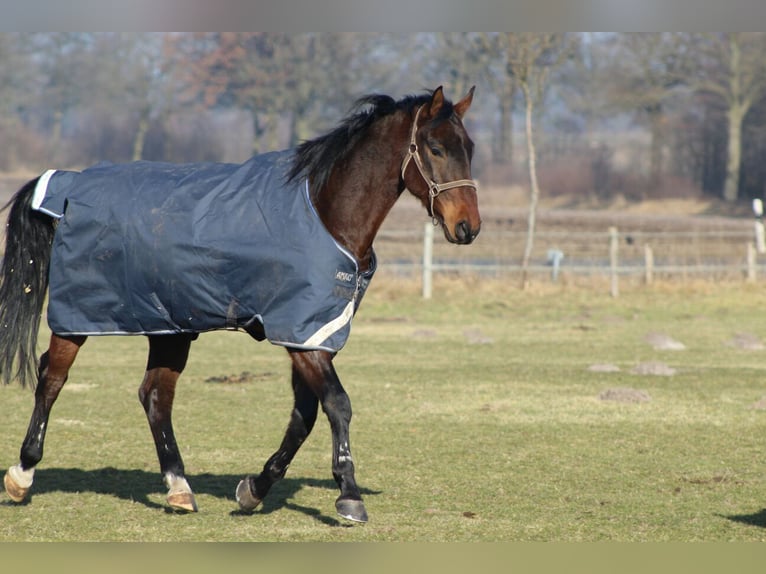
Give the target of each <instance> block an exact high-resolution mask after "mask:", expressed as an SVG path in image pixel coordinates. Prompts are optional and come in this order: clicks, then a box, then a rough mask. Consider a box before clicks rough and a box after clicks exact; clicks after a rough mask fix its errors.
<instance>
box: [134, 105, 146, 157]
mask: <svg viewBox="0 0 766 574" xmlns="http://www.w3.org/2000/svg"><path fill="white" fill-rule="evenodd" d="M148 131H149V112H141V117H140V118H139V120H138V128H137V129H136V136H135V138H134V139H133V161H139V160H140V159H142V158H143V156H144V143H145V142H146V133H147V132H148Z"/></svg>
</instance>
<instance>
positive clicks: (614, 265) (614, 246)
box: [609, 227, 620, 297]
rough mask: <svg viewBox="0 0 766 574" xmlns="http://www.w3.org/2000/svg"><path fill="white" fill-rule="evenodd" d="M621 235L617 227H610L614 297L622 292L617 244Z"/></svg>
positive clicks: (611, 287) (610, 265)
mask: <svg viewBox="0 0 766 574" xmlns="http://www.w3.org/2000/svg"><path fill="white" fill-rule="evenodd" d="M618 241H619V236H618V235H617V228H616V227H610V228H609V271H610V275H611V282H610V289H609V293H610V294H611V295H612V297H617V296H618V295H619V294H620V286H619V280H618V277H617V245H618Z"/></svg>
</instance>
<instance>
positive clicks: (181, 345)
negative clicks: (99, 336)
mask: <svg viewBox="0 0 766 574" xmlns="http://www.w3.org/2000/svg"><path fill="white" fill-rule="evenodd" d="M195 338H196V336H195V335H155V336H150V337H149V360H148V362H147V366H146V374H145V375H144V381H143V383H142V384H141V387H140V388H139V390H138V398H139V400H140V401H141V404H142V405H143V407H144V411H145V412H146V418H147V419H148V420H149V427H150V428H151V431H152V437H153V438H154V444H155V446H156V448H157V456H158V458H159V460H160V470H161V472H162V477H163V479H164V481H165V485H166V486H167V487H168V495H167V501H168V504H169V505H170V506H171V507H173V508H175V509H178V510H184V511H188V512H196V511H197V503H196V501H195V500H194V494H193V493H192V490H191V487H190V486H189V483H188V482H187V480H186V477H185V474H184V463H183V460H182V459H181V453H180V452H179V450H178V445H177V444H176V439H175V433H174V432H173V423H172V420H171V413H172V410H173V399H174V397H175V390H176V382H177V381H178V377H179V376H180V375H181V373H182V372H183V370H184V367H185V366H186V360H187V358H188V356H189V348H190V346H191V342H192V341H193V340H194V339H195Z"/></svg>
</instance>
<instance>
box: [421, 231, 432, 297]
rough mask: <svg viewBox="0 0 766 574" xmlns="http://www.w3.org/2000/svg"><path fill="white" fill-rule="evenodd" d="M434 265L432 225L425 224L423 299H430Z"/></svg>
mask: <svg viewBox="0 0 766 574" xmlns="http://www.w3.org/2000/svg"><path fill="white" fill-rule="evenodd" d="M433 266H434V225H433V223H431V222H430V221H429V222H427V223H426V224H425V228H424V232H423V299H430V298H431V292H432V281H433Z"/></svg>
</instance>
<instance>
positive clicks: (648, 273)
mask: <svg viewBox="0 0 766 574" xmlns="http://www.w3.org/2000/svg"><path fill="white" fill-rule="evenodd" d="M644 279H645V280H646V284H647V285H651V284H652V281H653V280H654V251H652V246H651V245H649V244H648V243H644Z"/></svg>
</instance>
